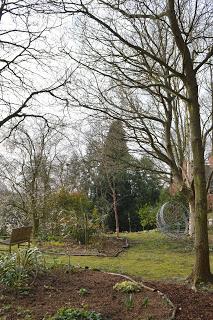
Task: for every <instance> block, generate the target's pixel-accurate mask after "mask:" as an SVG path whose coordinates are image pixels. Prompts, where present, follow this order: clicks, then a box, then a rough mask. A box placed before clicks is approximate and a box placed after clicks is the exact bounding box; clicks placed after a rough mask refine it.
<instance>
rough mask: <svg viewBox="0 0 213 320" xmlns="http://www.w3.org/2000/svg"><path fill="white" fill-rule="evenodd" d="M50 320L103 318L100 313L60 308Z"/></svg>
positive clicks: (92, 319)
mask: <svg viewBox="0 0 213 320" xmlns="http://www.w3.org/2000/svg"><path fill="white" fill-rule="evenodd" d="M51 320H104V318H103V317H102V315H101V314H100V313H97V312H95V311H86V310H83V309H73V308H72V309H67V308H64V309H60V310H59V311H58V312H57V313H56V315H55V316H53V317H52V318H51Z"/></svg>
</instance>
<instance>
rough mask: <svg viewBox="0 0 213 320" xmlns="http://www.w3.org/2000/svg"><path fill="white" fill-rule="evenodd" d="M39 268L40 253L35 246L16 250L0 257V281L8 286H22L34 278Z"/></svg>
mask: <svg viewBox="0 0 213 320" xmlns="http://www.w3.org/2000/svg"><path fill="white" fill-rule="evenodd" d="M39 269H41V253H40V252H39V251H38V249H37V248H33V249H27V250H18V251H17V252H16V253H12V254H7V255H3V256H1V257H0V282H1V283H2V284H4V285H6V286H8V287H22V286H24V285H27V284H28V282H29V281H30V280H32V279H33V280H34V279H35V277H36V275H37V273H38V271H39Z"/></svg>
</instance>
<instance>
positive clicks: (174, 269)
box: [45, 231, 213, 280]
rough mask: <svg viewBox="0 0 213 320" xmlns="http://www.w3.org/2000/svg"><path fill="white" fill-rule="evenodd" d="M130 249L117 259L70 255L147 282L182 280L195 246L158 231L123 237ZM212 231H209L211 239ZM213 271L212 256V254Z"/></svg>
mask: <svg viewBox="0 0 213 320" xmlns="http://www.w3.org/2000/svg"><path fill="white" fill-rule="evenodd" d="M122 236H125V237H127V238H128V240H129V242H130V248H129V249H128V250H125V251H124V252H123V253H121V254H120V255H119V256H118V257H115V258H114V257H107V258H106V257H86V256H82V257H79V256H71V258H70V261H71V264H72V265H75V266H76V265H79V266H81V267H85V266H88V267H90V268H96V269H100V270H105V271H111V272H118V273H124V274H129V275H136V276H140V277H142V278H144V279H147V280H149V279H156V280H157V279H164V280H166V279H168V280H181V279H183V278H185V277H186V276H187V275H189V273H190V272H191V270H192V267H193V263H194V250H193V244H192V242H191V241H190V240H187V239H185V240H176V239H170V238H168V237H166V236H165V235H163V234H161V233H159V232H156V231H150V232H139V233H128V234H127V233H125V234H122ZM211 236H212V232H211V231H210V237H211ZM45 260H46V263H47V264H51V265H61V264H63V265H64V264H68V261H69V258H68V256H56V255H46V256H45ZM210 260H211V267H212V269H213V253H212V252H211V255H210Z"/></svg>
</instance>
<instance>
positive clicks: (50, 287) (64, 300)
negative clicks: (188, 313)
mask: <svg viewBox="0 0 213 320" xmlns="http://www.w3.org/2000/svg"><path fill="white" fill-rule="evenodd" d="M121 281H124V279H123V278H121V277H120V276H115V275H109V274H107V273H102V272H98V271H91V270H83V271H82V270H78V271H75V272H68V273H66V272H65V271H63V270H54V271H51V272H50V273H48V274H43V275H42V276H39V277H38V278H37V280H36V282H35V283H34V285H33V286H32V288H31V290H29V292H26V291H23V292H20V291H14V290H7V291H5V290H3V288H1V292H0V296H1V299H0V319H5V320H18V319H36V320H39V319H40V320H41V319H45V318H44V317H45V316H46V319H47V316H48V315H53V314H54V313H55V312H56V311H57V310H58V309H59V308H61V307H76V308H86V309H88V310H94V311H96V312H100V313H101V314H102V315H103V316H104V317H105V318H106V319H110V320H132V319H134V320H147V319H153V320H154V319H155V320H163V319H168V318H169V316H170V315H171V307H170V306H169V305H168V303H166V301H165V300H163V299H162V297H161V296H160V295H159V294H158V293H157V292H151V291H149V290H146V289H143V290H142V291H141V292H137V293H134V294H133V306H132V308H130V307H129V308H128V303H127V297H128V296H129V294H126V293H121V292H117V291H115V290H113V286H114V285H115V284H116V283H117V282H121ZM81 288H85V289H86V290H87V291H88V293H87V294H85V295H83V296H81V295H80V294H79V290H80V289H81ZM23 293H24V294H23ZM145 300H146V301H148V303H147V305H143V303H144V301H145ZM27 316H28V318H27ZM29 316H31V317H29Z"/></svg>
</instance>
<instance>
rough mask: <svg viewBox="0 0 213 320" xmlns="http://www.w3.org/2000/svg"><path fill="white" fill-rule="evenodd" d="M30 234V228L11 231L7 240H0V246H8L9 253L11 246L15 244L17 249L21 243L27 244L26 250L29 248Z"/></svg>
mask: <svg viewBox="0 0 213 320" xmlns="http://www.w3.org/2000/svg"><path fill="white" fill-rule="evenodd" d="M31 233H32V227H31V226H29V227H20V228H15V229H12V232H11V236H10V238H8V239H5V240H0V244H5V245H7V246H9V251H10V252H11V246H12V245H15V244H17V245H18V248H19V245H20V244H21V243H25V242H28V248H29V247H30V237H31Z"/></svg>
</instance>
